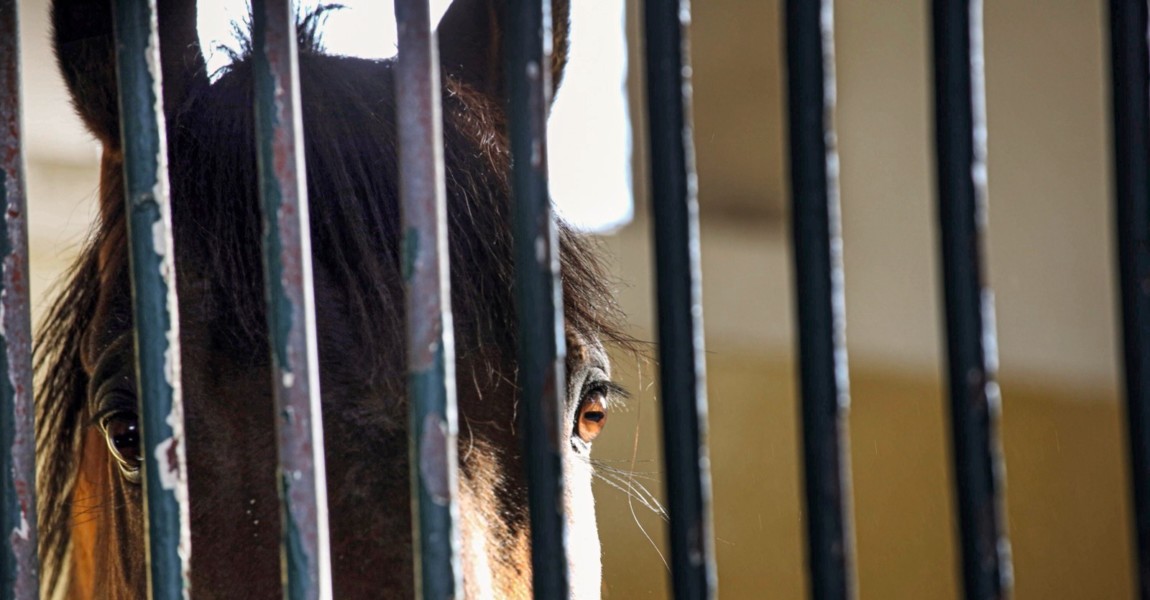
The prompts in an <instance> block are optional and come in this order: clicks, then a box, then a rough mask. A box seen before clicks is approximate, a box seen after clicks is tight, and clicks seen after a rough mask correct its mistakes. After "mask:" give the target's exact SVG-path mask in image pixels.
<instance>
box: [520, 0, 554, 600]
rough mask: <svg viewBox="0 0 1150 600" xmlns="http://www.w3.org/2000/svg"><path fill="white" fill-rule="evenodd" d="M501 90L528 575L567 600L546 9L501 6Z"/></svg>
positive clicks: (533, 0) (530, 2)
mask: <svg viewBox="0 0 1150 600" xmlns="http://www.w3.org/2000/svg"><path fill="white" fill-rule="evenodd" d="M506 11H507V12H506V13H505V15H506V18H507V34H506V37H505V40H506V41H505V43H506V44H507V48H506V57H505V58H506V61H507V89H508V115H509V118H510V123H509V130H510V137H511V155H512V157H513V169H512V197H513V199H514V200H513V204H514V235H515V284H516V289H515V292H516V294H515V299H516V303H517V310H518V317H519V393H520V394H522V396H521V398H520V406H521V407H522V408H523V410H522V411H521V413H520V415H521V416H520V427H521V431H522V432H523V438H524V445H525V448H524V449H525V454H526V463H527V483H528V502H529V504H530V507H531V567H532V583H533V590H534V594H535V597H536V598H566V597H567V594H568V580H567V554H566V546H567V521H566V516H565V515H564V513H563V494H564V489H563V487H564V484H563V461H562V455H561V454H560V452H561V448H560V433H561V432H562V431H563V429H562V428H563V423H562V415H563V402H564V396H565V392H566V387H567V386H566V383H567V376H566V366H565V360H566V355H567V347H566V338H565V336H564V332H563V295H562V294H563V287H562V284H561V283H560V280H559V241H558V240H559V237H558V232H557V230H556V225H555V221H554V219H552V218H551V196H550V193H549V192H548V189H547V111H548V107H549V106H550V95H551V71H550V68H549V65H550V64H551V44H552V39H551V2H550V0H510V1H509V2H508V6H507V8H506Z"/></svg>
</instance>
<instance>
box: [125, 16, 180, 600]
mask: <svg viewBox="0 0 1150 600" xmlns="http://www.w3.org/2000/svg"><path fill="white" fill-rule="evenodd" d="M113 14H114V23H115V33H116V62H117V64H116V66H117V76H118V78H119V88H120V115H121V119H120V127H121V138H122V143H123V151H124V188H125V190H126V198H125V201H126V202H127V210H128V238H129V246H130V252H129V256H130V262H131V278H132V300H133V311H134V312H133V314H134V317H135V325H136V372H137V374H138V375H137V376H138V379H137V385H138V398H139V403H140V429H141V436H142V447H141V448H142V453H143V455H144V467H143V468H144V477H143V486H144V512H145V514H146V520H147V527H146V531H147V535H146V536H145V539H146V543H147V547H148V570H147V571H148V589H149V597H150V598H153V599H160V598H163V599H168V598H188V597H189V596H190V565H191V525H190V522H189V513H188V478H187V462H186V459H185V455H184V452H185V445H184V425H183V424H184V409H183V400H182V398H181V392H180V349H179V308H178V303H177V299H176V272H175V252H174V248H173V242H172V222H171V210H170V206H169V195H168V173H167V139H166V132H165V124H164V115H163V112H162V111H157V110H156V109H157V108H158V107H159V100H158V99H159V98H161V97H162V96H161V92H160V90H161V89H162V87H161V81H160V79H161V75H160V57H159V43H158V42H159V37H158V33H157V27H156V3H155V0H114V2H113ZM161 459H162V460H161Z"/></svg>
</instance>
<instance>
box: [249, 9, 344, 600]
mask: <svg viewBox="0 0 1150 600" xmlns="http://www.w3.org/2000/svg"><path fill="white" fill-rule="evenodd" d="M252 21H253V36H252V51H253V52H252V55H253V59H254V60H253V77H254V79H255V98H254V102H255V106H254V109H255V116H256V137H257V139H256V148H257V166H258V168H259V189H260V197H261V210H262V212H263V229H264V230H263V253H264V283H265V291H266V294H267V306H268V315H267V316H268V332H269V336H268V337H269V343H270V344H271V348H270V354H271V362H272V373H273V375H272V387H273V390H274V396H275V403H276V410H275V417H276V430H277V436H276V439H277V442H278V444H277V446H278V456H279V477H278V480H279V494H280V517H281V521H282V523H283V528H282V535H283V539H282V543H281V557H282V559H281V563H282V565H283V568H284V573H283V582H284V586H285V588H284V596H285V597H286V598H290V599H292V600H297V599H298V600H303V599H308V600H311V599H315V598H325V599H326V598H331V597H332V593H333V592H332V575H331V556H330V553H331V548H330V546H331V544H330V531H329V528H328V504H327V473H326V467H325V459H324V437H323V417H322V412H321V408H320V398H321V397H320V380H319V358H318V357H319V351H318V344H317V337H316V329H315V327H316V324H315V298H314V289H313V279H312V265H311V258H312V253H311V232H310V222H309V216H308V215H309V213H308V197H307V169H306V165H305V163H304V140H303V135H304V132H303V122H302V115H301V112H300V111H301V108H300V107H301V103H300V92H299V68H298V63H297V60H298V59H297V49H296V34H295V17H294V12H293V11H292V8H291V2H290V1H289V0H263V1H260V0H256V1H255V2H253V3H252Z"/></svg>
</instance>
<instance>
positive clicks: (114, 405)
mask: <svg viewBox="0 0 1150 600" xmlns="http://www.w3.org/2000/svg"><path fill="white" fill-rule="evenodd" d="M98 404H100V405H101V408H100V409H99V410H97V411H96V412H95V413H93V414H92V418H90V419H88V423H87V426H88V427H92V426H103V424H104V420H105V419H107V418H108V417H111V416H113V415H116V414H121V413H124V414H135V413H136V405H135V402H133V401H132V400H130V399H128V398H123V397H120V396H119V395H116V396H115V397H113V398H110V399H108V400H103V401H100V402H99V403H98Z"/></svg>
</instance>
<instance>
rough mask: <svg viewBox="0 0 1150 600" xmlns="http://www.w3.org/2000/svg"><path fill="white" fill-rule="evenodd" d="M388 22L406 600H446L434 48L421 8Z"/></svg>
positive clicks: (448, 488)
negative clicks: (399, 220)
mask: <svg viewBox="0 0 1150 600" xmlns="http://www.w3.org/2000/svg"><path fill="white" fill-rule="evenodd" d="M395 21H396V26H397V29H398V32H399V36H398V37H399V57H398V59H397V64H396V120H397V121H398V123H399V167H400V175H399V193H400V208H401V212H402V217H403V231H404V243H403V262H402V264H403V265H404V279H405V281H406V283H407V361H408V367H407V368H408V382H407V385H408V391H407V396H408V402H409V403H410V406H409V408H408V410H409V412H410V427H411V433H410V435H409V436H408V440H409V451H408V454H409V455H410V459H411V490H412V491H411V507H412V533H413V538H412V539H413V540H414V547H415V555H416V556H417V557H418V559H417V560H416V561H415V590H416V594H415V597H416V598H427V599H447V598H454V597H456V596H459V595H462V593H463V570H462V568H461V563H460V558H459V547H460V539H459V527H458V526H457V525H456V524H457V523H458V522H459V473H458V456H457V455H458V448H457V445H456V437H457V435H458V431H459V426H458V420H457V419H458V417H457V412H456V401H455V341H454V332H453V330H452V325H451V323H452V320H451V278H450V270H449V266H448V260H449V257H450V255H449V254H448V246H447V200H446V198H447V192H446V189H445V183H444V166H443V119H442V114H441V110H442V109H441V106H442V105H441V101H440V89H439V82H440V77H439V56H438V54H439V48H438V44H437V42H436V36H435V30H434V29H432V27H431V16H430V14H429V10H428V4H427V0H395Z"/></svg>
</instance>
